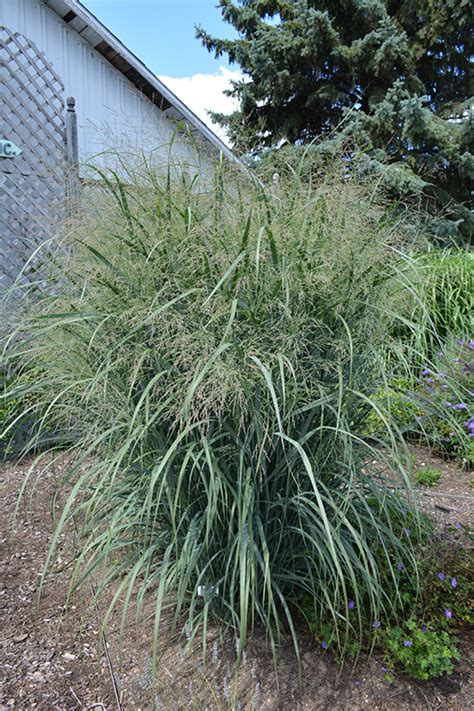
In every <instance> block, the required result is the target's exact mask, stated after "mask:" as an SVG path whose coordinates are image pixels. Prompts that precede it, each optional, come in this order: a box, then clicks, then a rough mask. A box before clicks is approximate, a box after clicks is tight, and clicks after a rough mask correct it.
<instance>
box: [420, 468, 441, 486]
mask: <svg viewBox="0 0 474 711" xmlns="http://www.w3.org/2000/svg"><path fill="white" fill-rule="evenodd" d="M442 475H443V472H441V471H440V470H439V469H435V468H434V467H424V468H423V469H418V470H417V471H416V472H415V483H416V484H418V486H436V484H437V483H438V482H439V480H440V479H441V477H442Z"/></svg>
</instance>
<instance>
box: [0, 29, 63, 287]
mask: <svg viewBox="0 0 474 711" xmlns="http://www.w3.org/2000/svg"><path fill="white" fill-rule="evenodd" d="M0 67H1V71H2V77H1V81H0V91H1V96H0V101H1V105H2V114H1V117H0V133H1V134H3V135H1V136H0V138H8V140H11V141H13V142H14V143H15V144H16V145H17V146H19V147H20V148H21V149H22V153H21V155H19V156H17V157H16V158H14V159H10V158H3V159H0V291H3V290H4V289H5V288H6V287H8V286H10V285H11V284H12V283H13V282H14V281H15V280H16V279H17V277H18V275H19V274H20V273H21V271H22V269H23V268H24V267H25V264H26V263H27V262H28V259H29V258H30V257H31V255H32V254H33V253H34V252H35V249H37V247H38V245H39V244H41V243H42V242H44V240H46V239H47V238H48V237H50V236H51V235H52V234H53V231H54V223H55V221H57V220H60V219H61V218H62V216H63V214H64V208H65V204H66V200H65V198H66V123H65V106H64V86H63V84H62V81H61V79H60V78H59V76H58V75H57V74H56V72H55V71H54V70H53V68H52V66H51V64H50V63H49V62H48V61H47V59H46V57H45V55H44V54H43V53H42V52H40V51H39V49H38V48H37V47H36V46H35V45H34V44H33V42H31V41H30V40H29V39H27V38H26V37H24V36H23V35H21V34H19V33H17V32H11V31H10V30H9V29H8V28H6V27H1V26H0ZM42 264H43V257H36V258H34V259H33V260H32V261H31V264H29V265H28V268H27V269H26V271H25V272H24V274H23V275H22V277H21V282H22V283H28V282H32V281H37V280H38V278H39V276H40V275H41V271H42Z"/></svg>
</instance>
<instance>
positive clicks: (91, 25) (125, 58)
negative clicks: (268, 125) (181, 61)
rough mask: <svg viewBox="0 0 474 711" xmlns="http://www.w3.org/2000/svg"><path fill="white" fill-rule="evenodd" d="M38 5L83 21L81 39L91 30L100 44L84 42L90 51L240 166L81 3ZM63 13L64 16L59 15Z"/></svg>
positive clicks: (56, 0) (58, 0)
mask: <svg viewBox="0 0 474 711" xmlns="http://www.w3.org/2000/svg"><path fill="white" fill-rule="evenodd" d="M42 2H43V3H44V4H45V5H47V6H48V7H49V8H50V9H51V10H53V11H54V12H56V14H58V15H59V16H60V17H61V19H62V20H64V21H65V22H66V23H67V24H69V23H71V22H73V20H76V18H79V19H80V20H81V21H82V22H84V23H85V27H84V29H83V30H82V31H81V32H80V34H81V36H82V38H83V39H85V40H86V41H88V40H87V37H85V36H84V33H85V30H86V29H90V30H92V31H93V33H95V34H96V35H97V36H98V37H100V38H101V41H99V42H97V43H96V44H95V45H94V44H92V43H91V42H90V41H88V42H89V44H91V46H93V47H94V49H96V50H97V51H99V52H100V54H102V56H103V57H104V58H105V59H106V60H107V61H109V62H110V63H111V64H112V65H113V66H115V67H116V69H118V70H119V71H121V73H122V74H124V76H125V77H126V78H127V79H128V80H129V81H131V82H132V83H133V84H134V85H135V86H137V88H139V89H140V91H142V92H144V93H146V94H147V95H148V98H150V100H152V101H153V102H154V103H155V104H157V105H158V106H159V108H160V109H161V110H162V111H163V105H166V104H168V105H169V108H171V107H172V108H173V109H175V110H176V111H177V113H178V116H177V119H178V120H180V119H181V118H182V119H184V120H185V121H186V122H188V123H189V124H191V125H192V126H193V127H194V128H195V129H196V130H197V131H199V133H200V134H201V135H202V137H203V138H204V139H205V140H207V141H208V142H209V143H210V144H211V146H212V147H213V148H214V149H217V150H218V151H219V152H222V153H223V154H224V155H225V156H226V158H228V159H229V160H231V161H232V162H236V163H238V164H241V161H240V160H239V159H238V158H237V156H236V155H235V154H234V153H233V151H232V150H231V149H230V148H229V147H228V146H227V145H226V144H225V143H224V142H223V141H222V140H221V139H220V138H219V137H218V136H217V135H216V134H215V133H214V132H213V131H212V130H211V129H210V128H209V127H208V126H207V125H206V124H205V123H204V122H203V121H202V120H201V119H200V118H199V117H198V116H196V114H195V113H193V112H192V111H191V109H189V108H188V107H187V106H186V104H184V103H183V102H182V101H181V100H180V99H178V97H177V96H176V94H174V93H173V92H172V91H171V90H170V89H168V87H167V86H166V85H165V84H163V82H162V81H160V79H158V77H157V76H156V75H155V74H154V73H153V72H152V71H151V70H150V69H148V67H147V66H146V65H145V64H144V63H143V62H142V61H141V60H140V59H139V58H138V57H137V56H136V55H135V54H133V52H131V51H130V50H129V49H128V48H127V47H126V46H125V45H124V44H123V42H121V40H120V39H119V38H118V37H116V36H115V35H114V34H113V33H112V32H111V31H110V30H109V29H107V27H106V26H105V25H104V24H103V23H102V22H101V21H100V20H99V19H98V18H97V17H96V16H95V15H94V14H93V13H92V12H91V11H90V10H88V9H87V8H86V7H85V6H84V5H83V4H82V2H80V0H42ZM63 10H64V15H61V12H62V11H63ZM73 29H74V28H73ZM104 43H105V45H104ZM101 44H102V47H101V49H102V51H101V49H97V48H98V47H99V46H100V45H101ZM106 48H107V51H108V53H109V57H107V54H106V53H105V51H106ZM110 49H111V50H113V55H112V54H111V53H110ZM111 56H113V57H119V58H120V60H121V64H123V65H124V66H127V67H128V68H129V72H128V73H129V74H131V75H132V76H133V77H134V78H135V77H136V74H138V75H139V76H140V77H141V79H142V80H143V81H141V82H140V83H138V82H137V81H134V80H133V78H131V76H127V74H125V72H124V71H123V69H121V68H120V67H119V66H117V64H116V63H114V62H113V61H111V59H110V57H111ZM146 89H148V91H145V90H146ZM155 94H158V95H159V96H161V97H162V101H161V102H160V103H161V105H160V103H159V102H157V101H155V100H154V99H153V98H152V97H154V95H155ZM168 110H169V109H168Z"/></svg>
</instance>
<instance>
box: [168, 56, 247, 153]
mask: <svg viewBox="0 0 474 711" xmlns="http://www.w3.org/2000/svg"><path fill="white" fill-rule="evenodd" d="M159 79H160V80H161V81H162V82H163V84H165V86H167V87H168V88H169V89H171V91H172V92H173V93H174V94H176V96H177V97H178V99H181V101H182V102H183V103H185V104H186V106H187V107H188V108H190V109H191V111H193V112H194V113H195V114H196V116H198V117H199V118H200V119H201V121H204V123H205V124H206V125H207V126H209V128H211V129H212V130H213V131H214V133H216V134H217V135H218V136H219V138H221V139H222V140H223V141H225V142H226V143H228V142H229V141H228V139H227V137H226V134H225V131H224V130H223V129H222V128H221V127H220V126H218V125H216V124H215V123H213V122H212V121H211V119H210V118H209V116H208V114H207V111H216V112H219V113H223V114H230V113H232V111H235V110H236V109H238V107H239V102H238V101H237V100H236V99H234V98H231V97H229V96H226V95H225V94H224V90H225V89H229V88H230V87H231V81H236V80H239V79H242V74H241V73H240V72H239V71H232V70H231V69H228V68H227V67H219V69H218V71H217V72H216V73H215V74H193V75H192V76H190V77H166V76H160V77H159Z"/></svg>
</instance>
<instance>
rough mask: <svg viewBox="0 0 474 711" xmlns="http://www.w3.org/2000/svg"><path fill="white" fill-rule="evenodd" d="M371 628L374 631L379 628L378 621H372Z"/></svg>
mask: <svg viewBox="0 0 474 711" xmlns="http://www.w3.org/2000/svg"><path fill="white" fill-rule="evenodd" d="M372 627H375V629H376V630H378V628H379V627H380V622H379V621H378V620H374V621H373V623H372Z"/></svg>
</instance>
